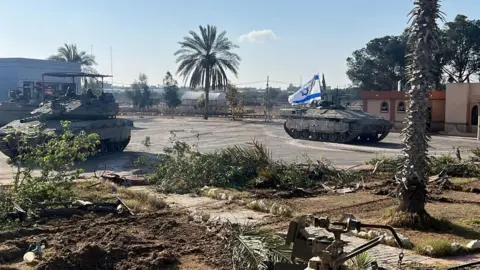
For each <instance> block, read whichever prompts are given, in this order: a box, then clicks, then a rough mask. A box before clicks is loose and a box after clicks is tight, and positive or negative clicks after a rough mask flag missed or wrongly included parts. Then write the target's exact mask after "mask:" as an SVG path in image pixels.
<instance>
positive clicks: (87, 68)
mask: <svg viewBox="0 0 480 270" xmlns="http://www.w3.org/2000/svg"><path fill="white" fill-rule="evenodd" d="M48 59H50V60H55V61H62V62H79V63H80V65H81V66H82V70H83V71H84V72H87V73H91V72H96V71H95V69H94V68H93V67H92V66H94V65H96V64H97V62H96V61H95V56H93V55H90V54H87V53H86V52H85V51H79V50H78V49H77V45H76V44H66V43H65V44H64V45H63V46H62V47H59V48H58V49H57V54H55V55H52V56H50V57H48Z"/></svg>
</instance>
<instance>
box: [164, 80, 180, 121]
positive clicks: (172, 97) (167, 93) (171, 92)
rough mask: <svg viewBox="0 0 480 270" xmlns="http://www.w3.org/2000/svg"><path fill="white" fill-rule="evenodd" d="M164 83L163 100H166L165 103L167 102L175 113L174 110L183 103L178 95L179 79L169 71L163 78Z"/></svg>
mask: <svg viewBox="0 0 480 270" xmlns="http://www.w3.org/2000/svg"><path fill="white" fill-rule="evenodd" d="M163 84H164V88H163V91H164V92H163V100H165V103H166V104H167V106H168V108H169V109H171V112H172V115H173V110H174V109H175V108H176V107H177V106H179V105H180V104H182V100H180V97H179V95H178V86H177V81H176V80H174V79H173V76H172V74H171V73H170V72H169V71H167V74H166V75H165V78H164V79H163Z"/></svg>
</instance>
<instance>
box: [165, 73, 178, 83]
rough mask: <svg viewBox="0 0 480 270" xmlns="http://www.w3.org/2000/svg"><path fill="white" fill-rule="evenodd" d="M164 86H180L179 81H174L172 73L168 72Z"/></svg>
mask: <svg viewBox="0 0 480 270" xmlns="http://www.w3.org/2000/svg"><path fill="white" fill-rule="evenodd" d="M163 85H164V86H170V85H178V83H177V81H176V80H175V79H173V76H172V73H170V71H167V74H166V75H165V78H163Z"/></svg>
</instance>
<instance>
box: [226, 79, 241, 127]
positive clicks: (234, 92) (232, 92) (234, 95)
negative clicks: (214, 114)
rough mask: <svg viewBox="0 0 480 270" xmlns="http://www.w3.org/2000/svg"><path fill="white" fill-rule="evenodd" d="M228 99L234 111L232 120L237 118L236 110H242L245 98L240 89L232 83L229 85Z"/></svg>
mask: <svg viewBox="0 0 480 270" xmlns="http://www.w3.org/2000/svg"><path fill="white" fill-rule="evenodd" d="M227 101H228V106H229V107H230V110H231V111H232V120H235V112H236V111H241V110H242V106H243V99H242V95H241V94H240V93H239V92H238V89H237V88H236V87H235V86H234V85H232V84H228V85H227Z"/></svg>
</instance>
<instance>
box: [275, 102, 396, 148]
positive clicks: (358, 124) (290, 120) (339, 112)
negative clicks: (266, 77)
mask: <svg viewBox="0 0 480 270" xmlns="http://www.w3.org/2000/svg"><path fill="white" fill-rule="evenodd" d="M316 105H317V106H310V107H300V108H288V109H281V110H280V115H281V117H282V118H284V119H286V121H285V123H284V124H283V127H284V129H285V132H286V133H287V134H288V135H289V136H290V137H292V138H294V139H304V140H314V141H323V142H334V143H351V142H354V141H357V140H360V141H367V142H379V141H381V140H383V139H384V138H385V137H386V136H387V135H388V133H389V132H390V129H391V128H392V127H393V123H392V122H390V121H388V120H386V119H384V118H383V117H379V116H376V115H373V114H370V113H366V112H363V111H360V110H349V109H346V108H345V107H342V106H340V105H337V104H334V103H333V102H331V101H321V102H320V103H318V104H316Z"/></svg>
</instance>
